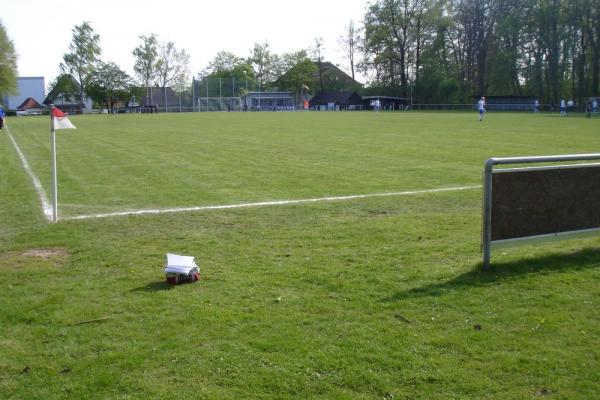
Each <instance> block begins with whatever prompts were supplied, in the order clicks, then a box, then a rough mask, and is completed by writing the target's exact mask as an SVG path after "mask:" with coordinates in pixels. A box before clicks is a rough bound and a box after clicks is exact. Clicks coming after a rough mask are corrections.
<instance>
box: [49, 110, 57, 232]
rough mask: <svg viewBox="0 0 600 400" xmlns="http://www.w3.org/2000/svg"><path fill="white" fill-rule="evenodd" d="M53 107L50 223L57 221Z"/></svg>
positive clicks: (51, 118) (52, 119)
mask: <svg viewBox="0 0 600 400" xmlns="http://www.w3.org/2000/svg"><path fill="white" fill-rule="evenodd" d="M52 110H54V105H53V104H51V105H50V136H51V139H52V222H57V221H58V176H57V175H58V174H57V172H56V131H55V130H54V117H53V115H52Z"/></svg>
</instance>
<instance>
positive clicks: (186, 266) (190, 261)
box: [165, 253, 200, 285]
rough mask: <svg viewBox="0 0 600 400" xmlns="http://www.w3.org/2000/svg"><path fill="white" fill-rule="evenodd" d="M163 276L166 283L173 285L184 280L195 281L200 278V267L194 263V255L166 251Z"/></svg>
mask: <svg viewBox="0 0 600 400" xmlns="http://www.w3.org/2000/svg"><path fill="white" fill-rule="evenodd" d="M165 276H166V280H167V283H171V284H174V285H175V284H178V283H184V282H196V281H198V280H199V279H200V268H199V267H198V266H197V265H196V262H195V261H194V257H190V256H180V255H178V254H171V253H167V264H166V265H165Z"/></svg>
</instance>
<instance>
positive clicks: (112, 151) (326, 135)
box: [9, 113, 593, 218]
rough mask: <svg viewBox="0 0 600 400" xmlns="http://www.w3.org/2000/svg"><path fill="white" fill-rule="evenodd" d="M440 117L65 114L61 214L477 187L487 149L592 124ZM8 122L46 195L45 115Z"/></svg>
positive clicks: (535, 145) (573, 141) (564, 141)
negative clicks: (71, 126)
mask: <svg viewBox="0 0 600 400" xmlns="http://www.w3.org/2000/svg"><path fill="white" fill-rule="evenodd" d="M442 115H443V116H442V117H440V115H437V114H409V113H406V114H401V113H393V114H385V113H380V114H375V113H339V114H336V113H310V114H308V113H262V114H260V113H259V114H255V113H227V114H218V113H217V114H213V113H210V114H198V113H195V114H180V115H178V114H159V115H123V116H106V115H102V116H87V117H83V118H78V117H72V119H73V120H74V121H75V122H77V125H78V127H79V129H78V130H77V131H59V133H58V138H57V148H58V151H57V153H58V157H59V164H58V176H59V182H60V183H59V185H60V188H59V193H60V199H59V205H60V206H59V208H60V215H61V217H66V218H69V217H74V216H81V215H94V214H95V213H116V212H123V211H132V210H154V209H159V210H160V209H166V208H167V209H172V208H190V207H202V206H218V205H230V204H239V203H255V202H269V201H278V200H297V199H314V198H323V197H345V196H353V195H371V194H382V193H396V192H403V191H419V190H436V189H443V188H456V187H463V186H473V185H479V184H480V171H481V168H482V165H483V162H484V161H485V160H486V159H487V158H489V157H491V156H496V157H498V156H505V155H531V154H534V155H537V154H554V153H561V152H562V153H573V152H582V151H585V150H586V149H587V150H589V144H588V143H587V140H585V139H583V140H579V139H578V138H579V137H581V138H586V137H589V136H590V132H591V131H592V127H591V126H592V125H593V124H588V126H587V127H586V126H585V124H581V126H582V127H586V128H588V129H587V130H585V131H584V132H577V131H578V130H579V129H580V128H578V127H577V128H576V127H575V126H574V124H573V123H568V122H564V123H563V124H562V125H563V126H562V129H560V130H557V129H556V126H555V124H556V122H557V121H556V120H555V119H554V118H551V117H537V116H535V117H534V116H531V115H518V114H514V115H510V116H508V117H507V116H504V115H499V116H498V117H497V119H496V120H494V119H493V118H494V117H489V118H488V120H487V121H485V123H483V124H479V123H474V122H475V121H476V120H475V119H474V118H473V116H472V115H469V114H442ZM536 117H537V118H536ZM579 119H581V118H579ZM558 122H563V121H562V120H560V121H558ZM569 122H570V121H569ZM9 129H10V132H11V133H12V134H13V135H14V138H15V140H16V142H17V143H18V144H19V146H20V147H21V148H22V149H23V153H24V154H25V158H26V159H27V160H28V162H29V164H30V165H31V168H32V170H33V172H34V174H35V175H37V176H38V177H39V179H40V181H41V182H42V185H43V187H44V188H45V192H46V193H48V194H49V193H50V192H51V182H50V176H51V173H50V170H49V167H50V163H49V146H50V142H49V140H48V137H47V136H48V135H47V133H48V120H47V119H45V118H35V119H33V118H15V119H13V120H11V123H10V128H9ZM567 135H568V138H567V137H566V136H567Z"/></svg>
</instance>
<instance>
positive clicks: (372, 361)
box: [0, 112, 600, 400]
mask: <svg viewBox="0 0 600 400" xmlns="http://www.w3.org/2000/svg"><path fill="white" fill-rule="evenodd" d="M71 120H72V122H73V123H74V124H75V125H76V126H77V128H78V129H77V130H76V131H70V130H65V131H58V133H57V146H58V164H59V165H58V174H59V195H60V197H59V215H60V217H61V219H62V220H61V221H59V222H58V223H56V224H50V223H48V221H47V220H46V218H45V217H44V215H43V212H42V210H41V206H40V200H39V197H38V194H37V192H36V190H35V189H34V187H33V184H32V182H31V179H30V177H29V176H28V175H27V173H26V172H25V171H24V169H23V167H22V165H21V161H20V159H19V157H18V155H17V152H16V151H15V149H14V147H13V145H12V142H11V140H10V138H9V136H8V133H7V130H6V129H4V130H2V131H0V188H1V190H0V398H1V399H61V398H73V399H82V398H97V399H139V398H152V399H154V398H160V399H163V398H165V399H245V398H262V399H286V398H289V399H292V398H293V399H312V398H322V399H388V400H389V399H528V398H531V399H536V398H551V399H592V398H596V397H598V393H600V383H599V382H600V314H599V313H598V304H600V287H599V285H598V282H599V279H600V250H599V249H598V244H599V240H598V238H588V239H580V240H571V241H564V242H555V243H550V244H545V245H540V246H535V247H534V246H524V247H519V248H509V249H502V250H498V251H494V252H493V254H492V269H491V271H490V272H482V271H481V267H480V265H481V254H480V252H479V244H480V233H481V232H480V231H481V189H478V188H474V189H467V190H459V191H449V192H436V193H421V194H414V195H402V196H382V197H368V198H358V199H353V200H345V201H327V202H316V203H309V204H305V203H303V204H289V205H279V206H264V207H253V208H239V209H222V210H204V211H197V212H180V213H163V214H156V215H138V216H131V215H130V216H120V217H107V218H99V219H98V218H93V219H84V220H73V219H70V218H73V217H78V216H87V215H93V214H97V213H114V212H123V211H131V210H143V209H168V208H175V207H202V206H215V205H231V204H240V203H249V202H264V201H272V200H295V199H308V198H321V197H326V196H349V195H363V194H377V193H392V192H404V191H420V190H427V189H441V188H453V187H461V186H472V185H480V184H481V174H482V170H483V164H484V162H485V160H486V159H487V158H489V157H507V156H527V155H548V154H572V153H593V152H600V120H597V119H592V120H587V119H585V118H583V117H582V116H569V117H567V118H559V117H558V116H557V115H549V114H539V115H533V114H524V113H523V114H508V113H506V114H504V113H496V114H495V113H488V115H486V120H485V121H484V122H483V123H479V122H478V121H477V116H476V114H475V113H412V112H411V113H379V114H375V113H365V112H355V113H344V112H341V113H326V112H323V113H318V112H317V113H199V114H179V115H178V114H158V115H117V116H109V115H95V116H73V117H71ZM7 123H8V129H9V130H10V134H11V135H12V137H13V138H14V139H15V141H16V142H17V143H18V145H19V147H20V148H21V150H22V152H23V154H24V155H25V157H26V158H27V160H28V162H29V164H30V166H31V169H32V170H33V172H34V173H35V174H36V175H37V176H38V177H39V179H40V181H41V183H42V185H43V187H44V190H45V191H46V193H47V194H50V186H51V185H50V152H49V148H50V135H49V121H48V118H47V117H39V118H38V117H12V118H9V119H8V121H7ZM167 252H174V253H179V254H186V255H193V256H195V257H196V260H197V262H198V264H199V265H200V267H201V276H202V278H201V281H200V282H199V283H197V284H193V285H180V286H168V285H166V284H165V283H164V282H163V281H164V274H163V264H164V261H165V254H166V253H167Z"/></svg>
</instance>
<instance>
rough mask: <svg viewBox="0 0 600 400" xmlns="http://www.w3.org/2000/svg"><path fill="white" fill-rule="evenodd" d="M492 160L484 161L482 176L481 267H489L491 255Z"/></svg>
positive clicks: (485, 268)
mask: <svg viewBox="0 0 600 400" xmlns="http://www.w3.org/2000/svg"><path fill="white" fill-rule="evenodd" d="M493 168H494V160H493V159H489V160H487V162H486V163H485V170H484V176H483V241H482V246H483V249H482V250H483V269H484V270H486V271H487V270H489V269H490V260H491V256H492V250H491V245H490V243H491V241H492V170H493Z"/></svg>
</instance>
